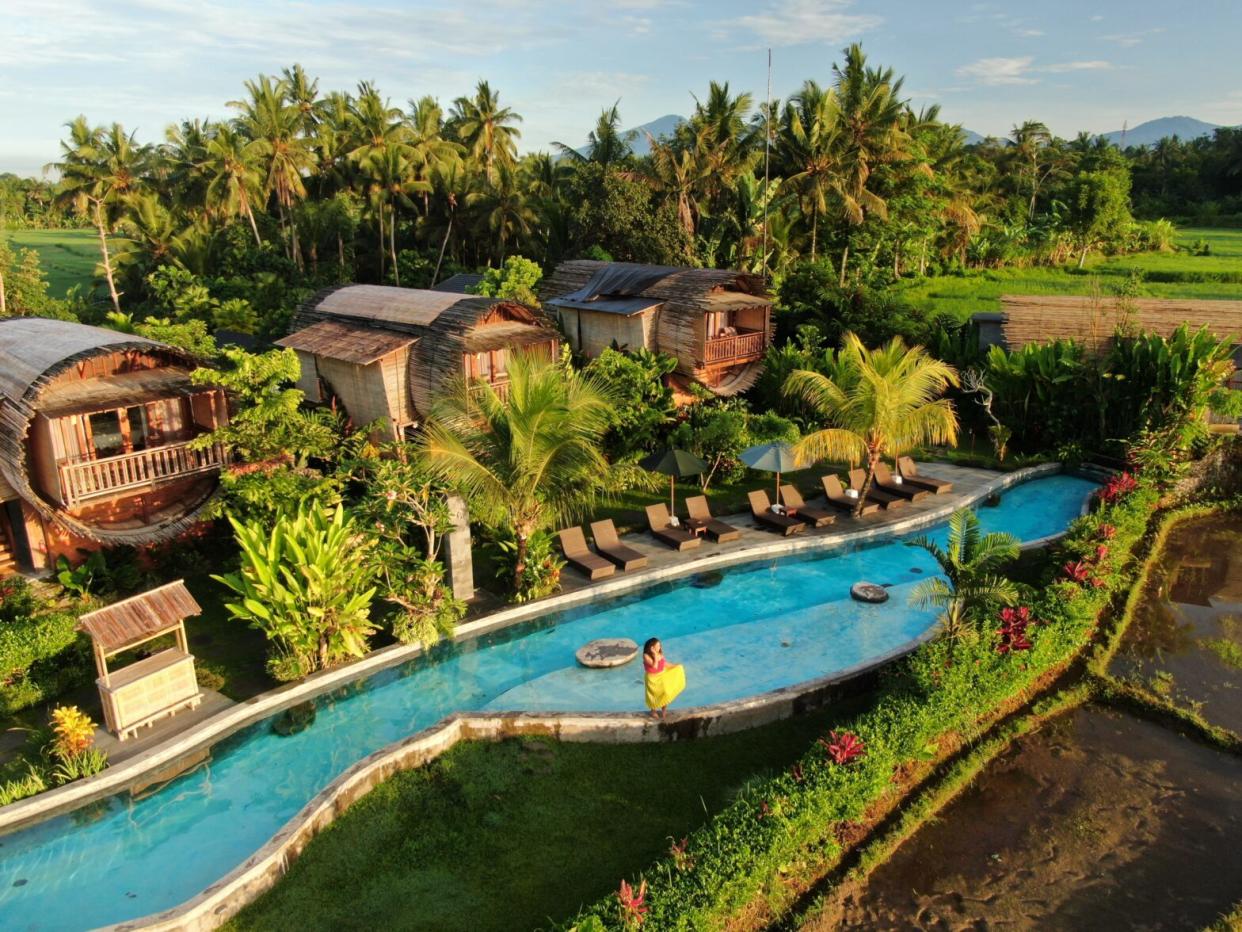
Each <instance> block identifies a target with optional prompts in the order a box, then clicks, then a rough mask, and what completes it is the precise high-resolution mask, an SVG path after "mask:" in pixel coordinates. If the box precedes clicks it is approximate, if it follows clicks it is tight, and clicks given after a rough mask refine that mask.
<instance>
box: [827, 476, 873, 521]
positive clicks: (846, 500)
mask: <svg viewBox="0 0 1242 932" xmlns="http://www.w3.org/2000/svg"><path fill="white" fill-rule="evenodd" d="M820 481H821V482H823V484H824V496H825V497H826V498H827V499H828V504H829V505H831V506H832V507H833V508H839V509H840V510H841V511H848V512H849V513H850V514H853V513H854V511H855V510H856V509H857V508H858V499H857V498H855V497H853V496H850V495H846V494H845V489H844V488H842V486H841V480H840V479H838V478H837V477H836V476H831V475H829V476H823V477H821V479H820ZM879 510H880V505H879V504H878V503H877V502H873V501H871V500H870V499H868V500H867V501H866V502H864V503H863V506H862V511H860V512H859V515H869V514H874V513H875V512H877V511H879Z"/></svg>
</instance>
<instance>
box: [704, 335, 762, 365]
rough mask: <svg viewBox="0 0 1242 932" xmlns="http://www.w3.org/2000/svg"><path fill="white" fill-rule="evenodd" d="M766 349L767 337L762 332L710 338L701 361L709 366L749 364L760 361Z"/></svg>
mask: <svg viewBox="0 0 1242 932" xmlns="http://www.w3.org/2000/svg"><path fill="white" fill-rule="evenodd" d="M767 348H768V335H767V334H766V333H764V332H763V331H762V330H752V331H750V332H746V333H739V334H737V335H736V336H731V337H712V338H711V339H709V340H708V341H707V348H706V352H705V353H704V354H703V356H704V359H703V361H704V362H705V363H706V364H707V365H709V366H713V365H719V364H720V363H732V362H749V361H750V360H753V359H761V358H762V357H763V353H764V350H766V349H767Z"/></svg>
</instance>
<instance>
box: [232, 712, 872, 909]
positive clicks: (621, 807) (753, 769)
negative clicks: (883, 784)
mask: <svg viewBox="0 0 1242 932" xmlns="http://www.w3.org/2000/svg"><path fill="white" fill-rule="evenodd" d="M855 703H856V701H851V702H843V703H838V704H836V705H834V706H833V707H832V708H831V711H823V710H821V711H819V712H815V713H811V714H808V715H803V716H799V717H797V718H794V719H790V720H788V721H783V722H778V723H776V724H773V725H768V726H765V727H762V728H757V729H753V730H751V731H747V732H743V733H741V734H736V735H724V736H721V737H717V738H703V739H699V740H695V741H687V742H680V741H679V742H674V743H671V744H655V745H650V744H644V745H594V744H557V743H555V742H553V741H550V740H545V739H534V738H526V739H514V740H509V741H504V742H501V743H499V744H484V743H478V744H462V745H459V746H458V747H456V748H454V749H453V750H451V751H449V752H448V753H447V754H446V755H444V756H443V757H441V758H440V759H439V760H437V761H435V762H433V763H431V764H429V765H428V766H426V767H424V768H421V769H419V770H415V771H408V772H405V773H401V774H398V775H397V776H395V777H393V778H392V779H391V780H388V781H387V782H385V783H384V784H382V785H381V786H379V787H377V788H376V789H375V790H374V791H372V792H371V793H370V794H369V795H368V796H366V797H365V798H363V799H362V800H361V801H360V802H359V803H358V804H357V805H355V806H354V807H353V808H352V809H350V810H349V811H348V812H347V813H346V814H345V815H344V816H342V817H341V818H340V819H338V820H337V821H336V822H335V823H334V824H333V825H332V826H330V827H329V828H328V829H327V830H326V831H325V832H324V833H323V834H321V835H320V836H319V837H317V838H316V839H314V840H313V841H312V842H311V843H310V845H309V846H308V847H307V848H306V850H305V851H304V852H303V854H302V856H301V857H300V858H299V859H298V860H297V862H296V863H295V864H294V865H293V868H292V869H291V870H290V872H289V874H288V876H287V877H286V878H285V879H284V880H282V881H281V882H280V883H279V884H277V886H276V887H275V888H274V889H273V890H271V891H270V892H269V893H267V894H266V895H265V896H263V897H262V898H261V899H260V900H258V901H257V902H256V903H254V904H252V905H251V906H250V907H248V908H247V909H246V910H245V911H243V912H242V913H241V914H240V915H239V916H238V917H237V918H236V919H234V920H233V921H232V922H231V923H230V924H229V926H228V927H227V928H229V929H231V930H233V932H239V930H251V929H255V930H257V929H275V928H292V927H295V926H296V927H297V928H299V929H304V930H313V929H325V930H327V929H332V930H336V929H372V928H390V929H394V928H400V929H427V930H432V929H434V930H445V932H448V930H456V929H462V930H472V932H486V930H505V932H507V930H511V929H531V928H535V927H539V926H543V925H545V924H547V923H548V922H549V920H558V919H559V920H563V919H565V918H566V917H567V916H570V915H573V913H574V912H575V911H576V910H577V909H578V907H579V905H580V904H583V903H589V902H591V901H593V900H596V899H599V898H600V897H603V896H607V895H608V893H609V892H610V891H613V890H615V889H616V887H617V883H618V881H619V879H620V878H621V877H623V876H626V875H629V874H632V873H634V871H636V870H638V869H640V868H641V867H642V866H643V865H646V864H650V863H651V862H652V861H654V860H655V859H656V858H658V857H659V856H660V855H662V854H664V853H666V852H667V851H668V848H669V844H670V840H671V839H674V838H677V839H680V838H682V837H683V836H685V835H687V834H688V833H689V832H690V831H691V830H693V829H694V828H696V827H697V826H699V825H701V824H703V823H704V822H705V821H707V819H708V818H709V816H710V815H712V814H715V813H716V812H719V811H720V810H721V809H722V808H723V807H724V806H725V805H726V804H727V803H729V802H730V801H731V800H732V799H733V798H734V796H735V795H736V794H737V792H738V791H739V790H740V789H741V788H742V787H743V786H744V785H745V784H746V782H747V781H748V780H750V779H753V778H755V777H756V776H758V775H763V774H770V773H773V772H776V771H778V770H780V769H783V768H785V767H787V766H788V765H789V764H790V763H791V762H793V761H794V760H797V759H798V757H799V756H800V755H801V754H802V753H804V752H805V751H806V748H807V746H808V745H810V744H811V743H812V742H813V741H814V739H815V737H816V736H818V735H821V734H823V733H824V731H825V730H826V729H827V728H828V727H829V724H830V722H831V721H839V720H840V719H841V717H842V716H846V715H849V714H852V713H853V712H856V711H857V708H856V704H855Z"/></svg>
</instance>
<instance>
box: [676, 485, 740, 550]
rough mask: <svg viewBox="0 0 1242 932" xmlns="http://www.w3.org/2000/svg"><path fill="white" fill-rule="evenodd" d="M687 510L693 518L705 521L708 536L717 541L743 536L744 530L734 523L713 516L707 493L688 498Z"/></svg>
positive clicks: (704, 525)
mask: <svg viewBox="0 0 1242 932" xmlns="http://www.w3.org/2000/svg"><path fill="white" fill-rule="evenodd" d="M686 511H687V512H688V513H689V515H690V517H691V518H692V519H693V520H695V521H701V522H703V528H704V530H705V532H706V533H707V536H708V537H710V538H711V539H712V540H714V541H716V542H717V543H720V542H721V541H728V540H739V539H740V538H741V536H742V532H741V531H739V530H738V529H737V528H735V527H734V526H733V525H732V524H727V523H725V522H724V521H719V520H717V519H716V518H713V517H712V510H711V508H710V507H709V506H708V504H707V496H706V495H695V496H694V497H693V498H688V499H686Z"/></svg>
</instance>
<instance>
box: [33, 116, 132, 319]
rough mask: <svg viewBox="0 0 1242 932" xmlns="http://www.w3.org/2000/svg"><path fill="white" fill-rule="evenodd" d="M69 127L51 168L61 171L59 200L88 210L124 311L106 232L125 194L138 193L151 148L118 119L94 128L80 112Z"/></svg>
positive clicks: (116, 301)
mask: <svg viewBox="0 0 1242 932" xmlns="http://www.w3.org/2000/svg"><path fill="white" fill-rule="evenodd" d="M66 125H67V126H68V128H69V139H68V140H65V141H62V142H61V144H60V148H61V160H60V161H59V162H56V163H53V164H52V165H51V166H50V167H51V168H55V169H56V170H57V171H59V172H60V176H61V185H60V194H59V195H58V197H57V200H58V201H60V202H61V203H67V204H70V205H72V206H73V208H74V209H75V210H76V211H77V212H78V213H80V214H83V215H88V216H89V217H90V218H91V221H92V222H93V223H94V225H95V230H96V232H97V233H98V234H99V252H100V255H101V257H102V264H103V271H104V278H105V279H106V280H107V282H108V294H109V296H110V297H111V298H112V309H113V310H114V311H115V312H116V313H118V314H119V313H120V312H121V295H120V293H119V292H118V291H117V290H116V279H115V276H114V275H113V269H112V256H111V254H110V253H109V251H108V234H109V233H111V232H112V230H113V227H114V226H115V225H116V221H117V219H118V217H119V216H120V213H121V212H122V210H123V208H124V202H125V199H126V198H127V197H128V196H129V195H131V194H133V193H135V192H137V191H138V190H139V189H140V188H141V186H142V184H143V176H144V174H145V172H146V170H147V163H148V159H149V150H148V149H147V148H146V147H145V146H139V145H137V144H136V143H135V142H134V136H133V134H132V133H131V134H127V133H126V132H125V129H124V128H123V127H122V126H121V124H120V123H113V124H112V126H111V127H109V128H108V129H104V128H103V127H102V126H99V127H92V126H91V125H90V124H89V123H88V122H87V120H86V117H84V116H79V117H78V118H77V119H75V120H74V121H73V122H72V123H69V124H66Z"/></svg>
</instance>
